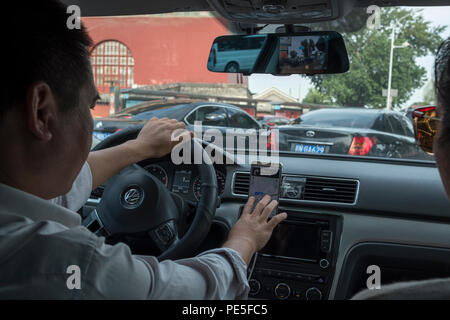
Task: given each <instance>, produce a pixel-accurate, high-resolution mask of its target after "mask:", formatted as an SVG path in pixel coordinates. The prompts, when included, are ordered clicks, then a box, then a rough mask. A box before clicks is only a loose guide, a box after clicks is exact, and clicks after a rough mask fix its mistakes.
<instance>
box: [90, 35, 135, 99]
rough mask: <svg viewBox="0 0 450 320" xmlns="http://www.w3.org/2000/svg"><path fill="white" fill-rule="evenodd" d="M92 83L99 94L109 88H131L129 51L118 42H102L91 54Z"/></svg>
mask: <svg viewBox="0 0 450 320" xmlns="http://www.w3.org/2000/svg"><path fill="white" fill-rule="evenodd" d="M91 64H92V72H93V73H94V81H95V84H96V86H97V89H98V90H99V91H100V92H109V88H110V87H111V86H119V87H120V88H122V89H123V88H131V87H132V86H133V84H134V59H133V56H132V55H131V51H130V49H128V48H127V46H126V45H124V44H123V43H121V42H119V41H113V40H109V41H103V42H101V43H99V44H97V45H96V46H95V47H94V49H93V50H92V52H91Z"/></svg>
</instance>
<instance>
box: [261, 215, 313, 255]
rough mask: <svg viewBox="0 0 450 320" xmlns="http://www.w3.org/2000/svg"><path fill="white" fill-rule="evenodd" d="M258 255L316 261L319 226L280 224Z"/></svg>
mask: <svg viewBox="0 0 450 320" xmlns="http://www.w3.org/2000/svg"><path fill="white" fill-rule="evenodd" d="M260 254H263V255H264V254H267V255H271V256H277V257H282V258H294V259H302V260H311V261H318V260H319V259H320V257H319V255H320V226H318V225H316V224H297V223H281V224H280V225H278V227H277V228H275V230H274V232H273V234H272V237H271V238H270V240H269V242H268V243H267V245H266V246H265V247H264V248H263V249H262V250H261V252H260Z"/></svg>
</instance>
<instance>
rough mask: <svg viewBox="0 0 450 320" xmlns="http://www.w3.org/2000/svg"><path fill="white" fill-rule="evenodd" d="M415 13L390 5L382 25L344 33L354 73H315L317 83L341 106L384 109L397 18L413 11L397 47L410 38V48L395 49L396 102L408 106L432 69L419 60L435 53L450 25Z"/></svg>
mask: <svg viewBox="0 0 450 320" xmlns="http://www.w3.org/2000/svg"><path fill="white" fill-rule="evenodd" d="M413 12H414V11H413V10H410V9H400V8H384V9H382V11H381V26H380V28H378V29H368V28H366V27H364V28H363V29H362V30H360V31H358V32H354V33H347V34H343V37H344V39H345V43H346V47H347V51H348V55H349V60H350V70H349V72H347V73H344V74H337V75H320V76H314V77H311V82H312V84H313V85H314V87H315V88H316V89H317V90H318V91H319V92H320V93H321V94H323V95H325V96H329V97H331V100H332V102H333V103H334V104H337V105H342V106H357V107H372V108H384V107H385V106H386V97H383V96H382V90H383V89H387V86H388V74H389V55H390V46H391V31H392V26H393V24H394V21H397V20H398V19H400V18H402V17H403V16H405V15H408V16H407V17H406V18H404V19H402V21H401V22H400V24H399V25H398V28H397V32H396V36H395V45H397V46H398V45H401V44H402V43H404V42H405V41H407V42H408V43H409V47H406V48H397V49H394V56H393V69H392V85H391V88H393V89H398V96H397V97H394V98H393V100H392V106H393V107H398V106H400V105H402V104H404V103H405V102H406V101H407V100H408V99H409V98H410V97H411V95H412V93H413V92H414V90H415V89H418V88H420V87H422V86H423V85H424V83H425V82H426V80H427V79H426V70H425V69H424V68H423V67H421V66H419V65H418V64H417V63H416V59H417V58H419V57H423V56H426V55H429V54H433V55H434V54H435V51H436V50H437V48H438V46H439V44H440V43H441V42H442V38H441V36H440V34H441V33H442V32H443V31H444V30H445V29H446V26H438V27H432V26H431V22H429V21H426V20H424V18H423V17H422V16H421V15H420V14H417V13H413Z"/></svg>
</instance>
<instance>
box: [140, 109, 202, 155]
mask: <svg viewBox="0 0 450 320" xmlns="http://www.w3.org/2000/svg"><path fill="white" fill-rule="evenodd" d="M173 133H175V136H176V137H179V136H181V135H183V138H181V137H180V139H182V140H183V141H187V140H188V139H190V138H191V137H192V136H193V133H192V132H189V131H188V130H187V129H186V125H185V124H184V123H183V122H180V121H178V120H175V119H168V118H161V119H158V118H156V117H153V118H151V119H150V120H149V121H147V123H146V124H145V126H144V127H143V128H142V130H141V131H140V132H139V135H138V136H137V138H136V139H135V140H133V141H132V145H133V148H134V149H135V151H136V152H139V153H140V154H141V158H142V159H147V158H161V157H163V156H165V155H166V154H168V153H169V152H170V151H172V148H173V147H174V146H175V145H176V144H178V143H179V141H180V139H175V140H173V139H172V134H173Z"/></svg>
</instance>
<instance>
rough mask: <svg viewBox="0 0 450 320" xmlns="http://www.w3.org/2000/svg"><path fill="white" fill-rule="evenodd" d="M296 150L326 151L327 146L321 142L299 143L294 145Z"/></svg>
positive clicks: (304, 151) (303, 151)
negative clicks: (320, 143)
mask: <svg viewBox="0 0 450 320" xmlns="http://www.w3.org/2000/svg"><path fill="white" fill-rule="evenodd" d="M294 152H299V153H319V154H320V153H325V146H322V145H319V144H303V143H297V144H295V146H294Z"/></svg>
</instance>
